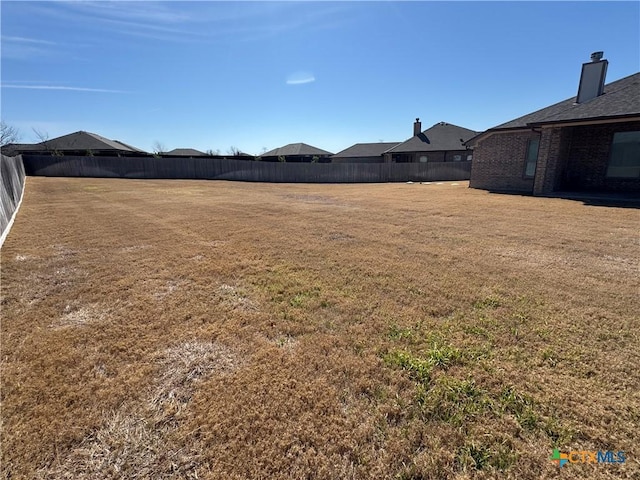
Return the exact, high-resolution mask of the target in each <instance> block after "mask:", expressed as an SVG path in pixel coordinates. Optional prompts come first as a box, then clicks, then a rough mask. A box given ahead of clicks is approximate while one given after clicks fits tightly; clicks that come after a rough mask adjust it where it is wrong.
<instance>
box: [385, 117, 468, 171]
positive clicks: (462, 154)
mask: <svg viewBox="0 0 640 480" xmlns="http://www.w3.org/2000/svg"><path fill="white" fill-rule="evenodd" d="M477 134H478V132H476V131H474V130H469V129H468V128H463V127H459V126H457V125H453V124H451V123H446V122H438V123H436V124H435V125H433V126H432V127H430V128H428V129H426V130H425V131H422V124H421V122H420V119H419V118H416V121H415V123H414V124H413V137H411V138H409V139H408V140H405V141H404V142H402V143H399V144H398V145H396V146H393V147H391V148H390V149H388V150H387V151H385V152H384V161H385V162H387V163H389V162H393V163H413V162H420V163H427V162H465V161H470V160H471V158H472V156H473V155H472V154H473V152H472V151H471V149H470V147H468V146H466V145H465V142H466V141H467V140H469V139H470V138H472V137H474V136H475V135H477Z"/></svg>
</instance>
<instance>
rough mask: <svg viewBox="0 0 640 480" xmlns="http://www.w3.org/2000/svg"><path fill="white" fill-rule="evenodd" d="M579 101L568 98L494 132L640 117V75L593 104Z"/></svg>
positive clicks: (607, 87) (610, 88)
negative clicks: (563, 123) (534, 126)
mask: <svg viewBox="0 0 640 480" xmlns="http://www.w3.org/2000/svg"><path fill="white" fill-rule="evenodd" d="M575 101H576V97H571V98H567V99H566V100H563V101H562V102H558V103H556V104H554V105H551V106H549V107H546V108H543V109H541V110H537V111H535V112H533V113H529V114H527V115H523V116H522V117H519V118H516V119H515V120H511V121H509V122H506V123H503V124H501V125H498V126H496V127H493V128H492V129H490V130H502V129H511V128H523V127H527V126H531V125H541V124H545V123H556V122H567V121H575V120H590V119H592V120H593V119H603V118H607V117H611V118H615V117H624V116H630V115H640V72H639V73H635V74H633V75H629V76H628V77H625V78H622V79H620V80H616V81H615V82H612V83H609V84H607V85H605V86H604V93H603V94H602V95H600V96H598V97H596V98H594V99H592V100H589V101H587V102H583V103H575Z"/></svg>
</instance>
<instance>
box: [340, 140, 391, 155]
mask: <svg viewBox="0 0 640 480" xmlns="http://www.w3.org/2000/svg"><path fill="white" fill-rule="evenodd" d="M396 145H399V143H398V142H377V143H356V144H355V145H352V146H350V147H349V148H346V149H344V150H342V151H341V152H338V153H336V154H335V155H333V157H334V158H335V157H345V158H347V157H348V158H354V157H377V156H380V155H382V154H383V153H384V152H386V151H387V150H389V149H390V148H393V147H395V146H396Z"/></svg>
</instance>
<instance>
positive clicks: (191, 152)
mask: <svg viewBox="0 0 640 480" xmlns="http://www.w3.org/2000/svg"><path fill="white" fill-rule="evenodd" d="M163 155H177V156H188V157H202V156H205V155H207V154H206V153H204V152H201V151H200V150H196V149H195V148H174V149H173V150H170V151H168V152H164V153H163Z"/></svg>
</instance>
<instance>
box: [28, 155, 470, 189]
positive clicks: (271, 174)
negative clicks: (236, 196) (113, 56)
mask: <svg viewBox="0 0 640 480" xmlns="http://www.w3.org/2000/svg"><path fill="white" fill-rule="evenodd" d="M24 164H25V169H26V172H27V175H39V176H53V177H107V178H110V177H115V178H156V179H161V178H175V179H207V180H240V181H249V182H282V183H364V182H376V183H377V182H406V181H437V180H468V179H469V175H470V173H471V162H432V163H351V164H349V163H285V162H259V161H249V160H233V159H218V158H216V159H212V158H154V157H148V158H146V157H142V158H141V157H71V156H67V157H55V156H44V155H25V156H24Z"/></svg>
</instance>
